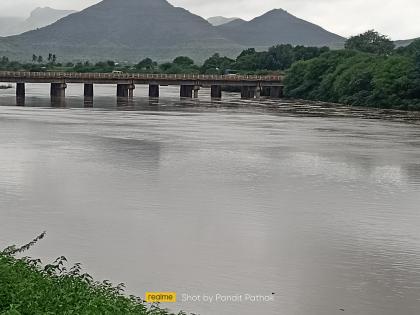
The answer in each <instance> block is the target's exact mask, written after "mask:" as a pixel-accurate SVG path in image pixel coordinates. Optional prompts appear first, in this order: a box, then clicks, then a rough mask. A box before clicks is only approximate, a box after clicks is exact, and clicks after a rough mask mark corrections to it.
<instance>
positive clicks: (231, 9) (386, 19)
mask: <svg viewBox="0 0 420 315" xmlns="http://www.w3.org/2000/svg"><path fill="white" fill-rule="evenodd" d="M1 2H2V3H1V7H2V15H9V16H10V15H20V16H21V15H28V14H29V12H30V11H31V10H32V9H33V8H35V7H37V6H51V7H54V8H60V9H77V10H81V9H83V8H85V7H87V6H89V5H92V4H94V3H96V2H99V0H1ZM169 2H171V3H172V4H173V5H176V6H180V7H183V8H186V9H188V10H189V11H191V12H193V13H195V14H198V15H201V16H203V17H210V16H214V15H223V16H236V17H241V18H245V19H252V18H253V17H256V16H258V15H261V14H263V13H265V12H266V11H268V10H271V9H273V8H283V9H285V10H287V11H289V12H290V13H292V14H294V15H296V16H298V17H300V18H303V19H305V20H308V21H310V22H313V23H316V24H318V25H321V26H322V27H324V28H326V29H328V30H330V31H333V32H335V33H338V34H340V35H344V36H349V35H353V34H357V33H360V32H363V31H365V30H367V29H376V30H378V31H380V32H381V33H384V34H387V35H390V36H391V37H392V38H394V39H401V38H412V37H420V24H419V23H417V22H416V21H417V19H418V17H417V15H418V12H420V1H418V0H264V1H262V0H228V1H227V0H211V1H210V0H169Z"/></svg>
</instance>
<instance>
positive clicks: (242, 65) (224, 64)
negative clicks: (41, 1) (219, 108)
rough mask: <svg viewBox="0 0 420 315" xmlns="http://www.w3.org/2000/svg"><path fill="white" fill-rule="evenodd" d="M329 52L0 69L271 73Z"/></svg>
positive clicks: (289, 50) (4, 66)
mask: <svg viewBox="0 0 420 315" xmlns="http://www.w3.org/2000/svg"><path fill="white" fill-rule="evenodd" d="M327 51H329V49H328V48H327V47H323V48H317V47H304V46H295V47H293V46H292V45H278V46H274V47H271V48H270V49H269V50H268V51H262V52H257V51H256V50H255V49H254V48H251V49H247V50H244V51H243V52H242V53H241V54H240V55H239V56H238V57H237V58H236V59H231V58H228V57H222V56H220V55H219V54H218V53H216V54H214V55H213V56H211V57H210V58H208V59H207V60H206V61H205V62H204V63H203V65H202V66H199V65H196V64H195V63H194V61H193V60H192V59H191V58H189V57H187V56H179V57H177V58H175V59H174V60H173V61H172V62H166V63H162V64H158V63H157V62H155V61H153V60H152V59H150V58H145V59H143V60H141V61H140V62H139V63H137V64H135V65H132V64H126V63H123V64H120V63H118V62H114V61H112V60H108V61H102V62H97V63H91V62H89V61H84V62H77V63H71V62H68V63H65V64H63V63H60V62H58V58H57V57H56V55H55V54H52V53H50V54H49V55H48V58H43V56H37V55H33V56H32V62H30V63H19V62H16V61H10V60H9V59H8V58H7V57H3V58H1V59H0V70H12V71H17V70H25V71H66V72H112V71H123V72H126V73H133V72H136V73H171V74H178V73H181V74H182V73H194V74H198V73H202V74H226V73H232V72H233V73H244V74H254V73H261V74H263V73H272V72H279V71H283V70H286V69H288V68H290V66H291V65H292V64H293V63H294V62H296V61H299V60H308V59H311V58H314V57H317V56H320V55H321V54H322V53H324V52H327Z"/></svg>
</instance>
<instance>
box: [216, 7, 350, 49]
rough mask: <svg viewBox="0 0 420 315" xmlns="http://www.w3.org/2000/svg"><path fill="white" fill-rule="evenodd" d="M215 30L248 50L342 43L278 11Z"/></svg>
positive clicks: (337, 44)
mask: <svg viewBox="0 0 420 315" xmlns="http://www.w3.org/2000/svg"><path fill="white" fill-rule="evenodd" d="M218 29H219V31H220V34H223V35H224V36H225V37H227V38H228V39H231V40H232V41H235V42H237V43H239V44H241V45H244V46H249V47H254V46H257V47H267V46H271V45H276V44H293V45H306V46H324V45H325V46H333V47H339V46H342V45H343V42H344V40H345V39H344V38H343V37H341V36H339V35H337V34H334V33H331V32H329V31H327V30H325V29H323V28H322V27H320V26H318V25H315V24H313V23H309V22H307V21H305V20H302V19H299V18H297V17H295V16H293V15H291V14H290V13H288V12H286V11H284V10H281V9H277V10H272V11H269V12H267V13H266V14H264V15H262V16H259V17H257V18H255V19H253V20H251V21H249V22H243V23H238V22H236V21H233V22H230V23H227V24H224V25H221V26H218Z"/></svg>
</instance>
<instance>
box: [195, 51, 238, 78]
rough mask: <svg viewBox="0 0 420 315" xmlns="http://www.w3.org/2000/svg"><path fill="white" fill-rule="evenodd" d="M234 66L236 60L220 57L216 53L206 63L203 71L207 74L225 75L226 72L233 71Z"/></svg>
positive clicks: (202, 68)
mask: <svg viewBox="0 0 420 315" xmlns="http://www.w3.org/2000/svg"><path fill="white" fill-rule="evenodd" d="M234 64H235V61H234V60H232V59H230V58H228V57H220V55H219V54H218V53H216V54H214V55H213V56H211V57H210V58H209V59H207V60H206V61H205V62H204V64H203V66H202V67H201V71H202V72H203V73H207V74H223V73H225V71H226V70H228V69H231V68H232V67H233V65H234Z"/></svg>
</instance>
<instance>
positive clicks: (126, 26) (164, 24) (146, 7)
mask: <svg viewBox="0 0 420 315" xmlns="http://www.w3.org/2000/svg"><path fill="white" fill-rule="evenodd" d="M241 48H242V47H241V46H240V45H237V44H235V43H233V42H231V41H229V40H227V39H225V38H223V36H221V35H220V34H219V33H218V31H217V30H216V29H215V28H214V27H213V26H212V25H211V24H210V23H209V22H207V21H206V20H204V19H203V18H201V17H199V16H197V15H194V14H192V13H190V12H189V11H187V10H185V9H182V8H177V7H174V6H173V5H171V4H169V3H168V2H167V1H166V0H103V1H102V2H100V3H98V4H96V5H93V6H91V7H89V8H87V9H85V10H83V11H81V12H77V13H74V14H71V15H69V16H66V17H64V18H63V19H61V20H59V21H57V22H56V23H54V24H52V25H49V26H47V27H44V28H41V29H38V30H34V31H30V32H27V33H24V34H21V35H18V36H12V37H8V38H5V39H3V40H1V41H0V54H1V50H3V51H4V50H6V51H7V50H10V49H11V50H14V51H16V52H22V53H21V55H22V54H25V55H26V56H27V55H28V54H29V55H32V53H34V54H37V55H38V54H44V55H45V54H48V53H49V52H53V53H55V54H56V55H57V56H59V57H60V58H64V59H72V60H76V59H88V58H89V59H104V58H108V59H117V60H122V61H123V60H133V61H135V60H137V61H138V60H140V59H141V58H143V57H147V56H152V57H153V58H154V59H157V60H164V59H168V58H171V57H173V56H177V55H189V56H191V57H193V58H196V59H201V58H203V56H208V55H211V54H212V53H214V52H215V51H221V52H223V53H230V54H232V53H237V52H239V51H240V50H241Z"/></svg>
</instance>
